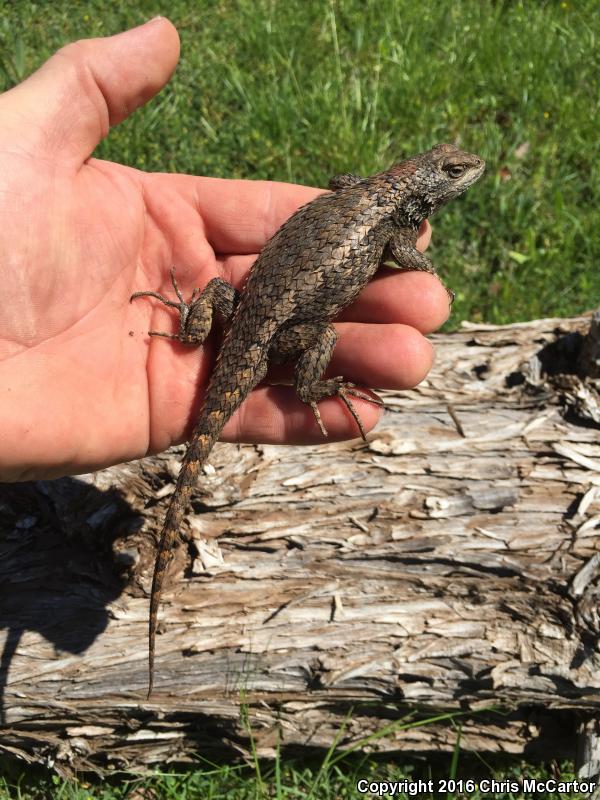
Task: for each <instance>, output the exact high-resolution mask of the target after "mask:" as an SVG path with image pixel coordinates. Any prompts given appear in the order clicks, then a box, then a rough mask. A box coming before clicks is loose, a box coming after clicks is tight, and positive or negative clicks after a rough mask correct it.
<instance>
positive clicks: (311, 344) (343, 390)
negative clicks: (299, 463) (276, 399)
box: [275, 323, 383, 439]
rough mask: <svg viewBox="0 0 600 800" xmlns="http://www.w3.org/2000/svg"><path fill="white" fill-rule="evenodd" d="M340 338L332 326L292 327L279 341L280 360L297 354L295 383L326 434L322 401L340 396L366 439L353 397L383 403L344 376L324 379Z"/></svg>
mask: <svg viewBox="0 0 600 800" xmlns="http://www.w3.org/2000/svg"><path fill="white" fill-rule="evenodd" d="M336 340H337V334H336V332H335V329H334V328H333V327H332V326H331V325H326V326H323V325H314V324H310V323H304V324H301V325H297V326H295V327H294V328H290V329H288V330H287V331H285V332H284V333H282V334H280V337H279V339H278V340H277V341H276V343H275V346H276V353H275V358H276V359H283V358H285V357H286V356H287V357H290V356H292V355H294V356H297V357H298V360H297V362H296V369H295V374H294V385H295V389H296V393H297V395H298V397H299V398H300V400H302V401H303V402H304V403H306V404H307V405H309V406H310V407H311V408H312V411H313V414H314V415H315V420H316V421H317V425H318V426H319V428H320V429H321V433H322V434H323V436H327V429H326V428H325V425H324V424H323V420H322V419H321V414H320V412H319V407H318V405H317V404H318V403H319V401H320V400H323V399H325V398H326V397H339V398H340V399H341V400H342V402H343V403H344V405H345V406H346V408H347V409H348V411H349V412H350V414H351V415H352V418H353V419H354V421H355V422H356V425H357V427H358V429H359V431H360V434H361V436H362V437H363V439H365V438H366V434H365V429H364V427H363V424H362V422H361V420H360V417H359V416H358V413H357V411H356V409H355V408H354V405H353V404H352V401H351V400H350V398H351V397H358V398H359V399H361V400H367V401H369V402H370V403H375V404H377V405H383V402H382V401H381V400H380V399H379V398H375V397H373V396H372V395H370V394H367V393H366V392H363V391H361V390H360V389H358V388H357V387H356V386H355V385H354V384H353V383H351V382H350V381H346V380H344V378H343V377H342V376H337V377H335V378H325V379H321V376H322V375H323V373H324V372H325V369H326V368H327V365H328V364H329V361H330V360H331V356H332V354H333V349H334V347H335V343H336Z"/></svg>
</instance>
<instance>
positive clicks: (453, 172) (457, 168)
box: [443, 164, 465, 179]
mask: <svg viewBox="0 0 600 800" xmlns="http://www.w3.org/2000/svg"><path fill="white" fill-rule="evenodd" d="M443 169H444V172H447V173H448V175H449V176H450V177H451V178H454V179H456V178H460V177H461V175H463V174H464V171H465V168H464V167H463V166H462V165H461V164H445V165H444V167H443Z"/></svg>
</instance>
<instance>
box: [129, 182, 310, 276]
mask: <svg viewBox="0 0 600 800" xmlns="http://www.w3.org/2000/svg"><path fill="white" fill-rule="evenodd" d="M169 178H170V181H171V182H172V186H173V187H174V188H175V190H176V192H177V194H178V196H179V198H180V199H183V201H184V202H186V203H187V204H188V205H189V207H190V208H193V209H194V210H195V213H196V215H197V216H199V217H200V219H201V220H202V224H203V226H204V229H203V235H205V236H206V238H207V239H208V241H209V242H210V244H211V245H212V247H213V249H214V250H215V251H216V252H217V253H223V254H227V253H232V254H233V253H235V254H251V255H254V256H256V254H257V253H259V252H260V251H261V250H262V248H263V247H264V245H265V243H266V242H267V240H268V239H270V238H271V236H272V235H273V234H274V233H275V231H276V230H277V229H278V228H279V227H280V226H281V225H282V224H283V223H284V222H285V221H286V219H288V217H290V216H291V215H292V214H293V213H294V211H296V210H297V209H298V208H299V207H300V206H302V205H304V204H305V203H308V202H309V201H310V200H313V199H314V198H315V197H317V195H319V194H323V191H324V190H323V189H315V188H313V187H311V186H299V185H296V184H292V183H278V182H276V181H245V180H227V179H224V178H205V177H199V178H197V177H194V176H192V175H173V176H169ZM144 180H145V181H146V182H147V183H148V184H152V183H153V182H156V181H163V182H164V176H162V175H154V176H153V175H147V176H145V177H144ZM147 194H148V195H149V196H153V195H155V194H156V193H154V192H148V193H147ZM156 202H159V201H156ZM187 233H188V232H186V235H187ZM252 260H253V259H252ZM252 260H251V261H250V262H248V264H251V263H252Z"/></svg>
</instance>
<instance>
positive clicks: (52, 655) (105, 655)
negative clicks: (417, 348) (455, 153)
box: [0, 316, 600, 773]
mask: <svg viewBox="0 0 600 800" xmlns="http://www.w3.org/2000/svg"><path fill="white" fill-rule="evenodd" d="M589 328H590V317H589V316H584V317H580V318H577V319H572V320H562V319H550V320H538V321H535V322H531V323H524V324H516V325H510V326H503V327H494V326H484V325H471V324H469V325H465V326H463V328H462V329H461V330H460V331H458V332H456V333H451V334H446V335H437V336H434V337H432V339H433V340H434V342H435V344H436V365H435V367H434V369H433V371H432V372H431V374H430V376H429V377H428V379H427V381H425V382H424V383H423V384H421V385H420V386H419V387H418V388H417V389H416V390H414V391H408V392H397V393H391V392H387V393H383V396H384V398H385V401H386V408H387V412H386V415H385V417H384V420H383V422H382V423H381V424H380V426H379V428H378V429H377V430H376V431H374V432H373V433H372V434H371V435H370V436H369V441H368V442H367V443H362V442H353V443H349V444H333V445H323V446H319V447H310V448H309V447H305V448H300V447H287V448H286V447H271V446H268V447H253V446H242V447H236V446H233V445H218V446H217V447H216V448H215V450H214V452H213V454H212V457H211V465H210V466H208V467H207V468H206V470H205V474H204V476H203V479H202V481H201V482H200V485H199V486H198V489H197V491H196V494H195V497H194V509H193V513H190V514H189V515H188V517H187V527H186V529H185V530H184V531H182V535H183V546H181V547H180V548H179V550H178V552H177V554H176V557H175V559H174V561H173V564H172V566H171V569H170V575H169V578H168V581H167V587H166V591H165V594H164V597H163V605H162V608H161V612H160V619H161V625H160V635H159V636H158V639H157V663H156V683H155V692H154V696H153V699H152V701H151V702H146V700H145V692H146V686H147V642H146V636H147V617H148V592H149V588H150V581H151V573H152V566H153V558H154V550H155V537H156V535H157V533H158V530H159V528H160V524H161V521H162V518H163V515H164V508H165V505H166V503H167V499H168V495H169V493H170V492H171V491H172V490H173V478H174V476H175V475H176V472H177V468H178V465H179V457H180V453H181V448H178V449H174V450H172V451H170V452H169V453H166V454H163V455H162V456H160V457H156V458H152V459H146V460H144V461H140V462H137V463H134V464H127V465H121V466H119V467H115V468H112V469H108V470H104V471H102V472H99V473H95V474H93V475H86V476H80V477H79V478H74V479H61V480H58V481H52V482H38V483H32V484H23V485H13V486H4V487H1V490H0V506H1V509H2V514H1V515H0V516H1V519H0V553H1V556H0V586H1V587H2V589H1V595H0V628H1V629H2V631H3V638H2V635H0V646H1V647H2V657H1V672H0V689H1V692H2V696H1V704H2V723H1V728H0V752H4V753H11V754H14V755H17V756H20V757H22V758H24V759H26V760H29V761H35V762H38V763H40V762H41V763H46V764H49V765H52V766H54V767H55V768H56V769H58V770H59V771H62V772H63V773H66V772H68V771H69V770H72V769H78V770H82V769H107V768H108V769H110V768H112V769H126V768H129V769H140V768H141V767H143V766H144V765H147V764H152V763H154V762H157V761H167V760H174V761H179V762H183V761H186V760H192V759H193V758H194V757H195V754H200V755H202V756H204V757H207V758H223V757H226V758H231V757H232V756H238V755H239V756H244V755H247V754H248V752H249V750H250V735H252V737H253V739H254V743H255V746H256V749H257V751H258V754H259V755H260V756H266V757H269V756H272V755H273V754H274V753H275V751H276V748H277V747H278V746H281V748H282V749H285V748H294V751H295V752H296V753H299V752H300V751H301V750H302V749H304V750H307V751H311V752H314V751H318V750H319V749H323V748H328V747H329V746H330V745H331V743H332V742H333V740H334V739H335V737H336V736H337V735H338V734H339V732H340V729H342V728H343V733H342V735H341V738H340V746H342V747H348V746H353V745H355V744H356V743H357V742H359V741H360V740H362V739H364V738H365V737H367V736H370V735H372V734H375V733H377V732H378V734H377V736H375V737H374V738H373V739H372V740H371V741H370V742H369V744H368V746H365V749H372V750H379V751H398V750H403V751H418V752H419V753H421V754H427V753H431V752H439V751H443V750H451V749H453V748H454V745H455V742H456V727H455V726H452V725H449V724H448V721H447V719H446V717H445V715H447V714H448V713H450V714H453V713H458V714H460V716H459V717H458V718H457V720H456V722H459V721H460V723H461V725H462V735H461V747H462V748H463V749H467V750H469V749H471V750H477V751H479V752H488V753H489V752H500V753H515V754H525V755H526V756H527V757H530V758H534V757H536V756H540V755H546V756H547V755H548V753H552V755H553V756H554V757H560V756H574V755H575V744H576V739H577V737H576V732H577V730H578V726H583V727H585V726H586V725H587V727H588V729H589V728H590V725H589V722H587V720H589V719H591V718H592V717H594V716H595V715H596V714H597V712H598V707H599V705H600V700H599V697H600V656H599V652H598V632H599V628H600V625H599V618H598V603H597V596H598V592H599V582H598V576H599V574H600V551H599V547H598V532H599V529H600V444H599V430H600V395H599V388H600V380H599V377H598V376H599V374H600V344H599V342H600V336H599V335H598V325H597V324H596V325H595V326H592V329H591V331H590V332H588V329H589ZM241 709H242V712H243V713H241ZM407 714H408V715H410V716H409V717H408V718H407V717H406V715H407ZM437 715H439V717H440V718H439V719H438V720H437V721H434V722H428V724H426V725H421V724H419V721H423V720H428V719H430V718H432V717H435V716H437ZM402 718H406V719H407V720H410V721H411V723H412V724H411V725H409V726H407V725H406V724H404V725H402V724H397V725H393V724H390V723H392V722H393V721H394V720H401V719H402ZM594 730H595V729H594ZM591 757H592V756H590V755H588V759H589V758H591Z"/></svg>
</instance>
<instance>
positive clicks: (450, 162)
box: [392, 144, 485, 222]
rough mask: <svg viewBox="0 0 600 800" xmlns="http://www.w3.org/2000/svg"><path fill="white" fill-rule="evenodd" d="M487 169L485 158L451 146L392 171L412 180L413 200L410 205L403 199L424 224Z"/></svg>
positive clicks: (418, 156)
mask: <svg viewBox="0 0 600 800" xmlns="http://www.w3.org/2000/svg"><path fill="white" fill-rule="evenodd" d="M396 170H397V172H396ZM484 170H485V161H484V160H483V159H482V158H479V156H476V155H473V154H472V153H465V152H464V151H463V150H459V149H458V147H455V146H454V145H452V144H438V145H436V146H435V147H433V148H432V149H431V150H428V151H427V152H425V153H420V154H419V155H417V156H414V157H413V158H409V159H408V161H405V162H403V163H402V164H398V165H397V167H396V168H392V171H393V172H396V174H397V175H398V176H399V177H400V176H402V175H403V174H404V175H406V176H409V178H410V179H409V182H408V185H409V186H410V199H409V200H408V202H407V199H408V198H406V196H404V201H403V203H404V209H403V210H404V211H405V212H408V214H409V216H410V217H411V218H412V220H413V221H415V222H421V221H422V220H423V219H424V218H425V217H429V216H430V215H431V214H433V213H434V212H435V211H437V210H438V209H439V208H441V207H442V206H443V205H444V204H445V203H447V202H448V201H449V200H452V198H453V197H458V195H460V194H462V193H463V192H464V191H465V190H466V189H468V188H469V186H471V185H472V184H473V183H475V181H477V180H478V179H479V178H480V177H481V176H482V174H483V172H484ZM404 191H405V192H406V189H405V190H404Z"/></svg>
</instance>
